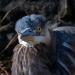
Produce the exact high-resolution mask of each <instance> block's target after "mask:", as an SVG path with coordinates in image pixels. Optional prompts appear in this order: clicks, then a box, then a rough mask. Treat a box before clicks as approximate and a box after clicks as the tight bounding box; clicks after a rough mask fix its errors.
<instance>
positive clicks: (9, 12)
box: [0, 6, 17, 24]
mask: <svg viewBox="0 0 75 75" xmlns="http://www.w3.org/2000/svg"><path fill="white" fill-rule="evenodd" d="M16 7H17V6H16ZM16 7H14V8H12V9H11V10H9V11H8V12H7V13H6V14H5V16H4V17H3V18H2V19H1V21H0V24H1V23H2V22H3V21H4V20H5V18H6V17H7V16H8V14H9V13H10V12H11V11H12V10H14V9H15V8H16Z"/></svg>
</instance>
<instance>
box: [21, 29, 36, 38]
mask: <svg viewBox="0 0 75 75" xmlns="http://www.w3.org/2000/svg"><path fill="white" fill-rule="evenodd" d="M35 34H36V31H34V30H33V28H26V29H24V30H22V31H21V39H22V38H24V37H25V36H34V35H35Z"/></svg>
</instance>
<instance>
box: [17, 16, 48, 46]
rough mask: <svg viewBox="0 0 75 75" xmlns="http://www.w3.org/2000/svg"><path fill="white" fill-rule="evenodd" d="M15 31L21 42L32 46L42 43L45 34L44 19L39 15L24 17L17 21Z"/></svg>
mask: <svg viewBox="0 0 75 75" xmlns="http://www.w3.org/2000/svg"><path fill="white" fill-rule="evenodd" d="M16 31H17V33H18V37H19V40H23V41H25V42H27V43H28V44H30V45H32V46H33V45H35V44H38V43H43V42H44V41H45V35H46V33H47V31H46V26H45V18H43V17H42V16H41V15H30V16H25V17H23V18H22V19H20V20H18V21H17V23H16Z"/></svg>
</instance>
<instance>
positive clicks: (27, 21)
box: [15, 14, 46, 33]
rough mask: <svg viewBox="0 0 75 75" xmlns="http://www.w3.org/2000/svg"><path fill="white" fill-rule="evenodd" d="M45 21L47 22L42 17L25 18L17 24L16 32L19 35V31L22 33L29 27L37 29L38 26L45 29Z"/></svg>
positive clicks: (31, 16) (29, 16) (33, 15)
mask: <svg viewBox="0 0 75 75" xmlns="http://www.w3.org/2000/svg"><path fill="white" fill-rule="evenodd" d="M45 21H46V19H45V17H43V16H41V15H36V14H32V15H28V16H24V17H22V18H21V19H19V20H18V21H17V22H16V25H15V30H16V32H17V33H18V32H19V31H22V30H23V29H25V28H27V27H37V26H38V25H40V26H41V27H43V26H44V24H45Z"/></svg>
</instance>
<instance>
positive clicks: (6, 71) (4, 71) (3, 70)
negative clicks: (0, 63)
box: [0, 67, 8, 75]
mask: <svg viewBox="0 0 75 75" xmlns="http://www.w3.org/2000/svg"><path fill="white" fill-rule="evenodd" d="M0 69H1V70H3V71H4V72H5V73H6V75H8V72H7V71H6V70H5V69H4V68H2V67H0Z"/></svg>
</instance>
